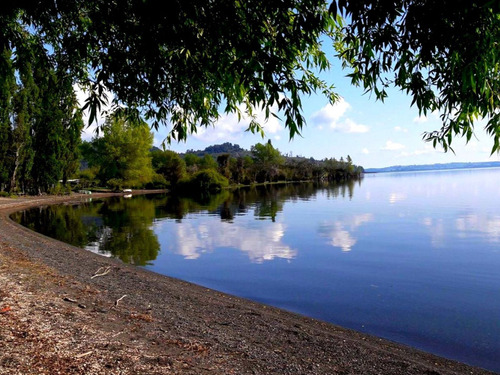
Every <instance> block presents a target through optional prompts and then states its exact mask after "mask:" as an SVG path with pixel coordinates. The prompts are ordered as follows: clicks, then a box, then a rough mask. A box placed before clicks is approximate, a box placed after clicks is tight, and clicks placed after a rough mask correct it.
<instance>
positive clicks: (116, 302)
mask: <svg viewBox="0 0 500 375" xmlns="http://www.w3.org/2000/svg"><path fill="white" fill-rule="evenodd" d="M125 297H127V295H126V294H124V295H123V296H121V297H120V298H118V299H117V300H116V301H115V306H118V302H120V301H121V300H122V299H124V298H125Z"/></svg>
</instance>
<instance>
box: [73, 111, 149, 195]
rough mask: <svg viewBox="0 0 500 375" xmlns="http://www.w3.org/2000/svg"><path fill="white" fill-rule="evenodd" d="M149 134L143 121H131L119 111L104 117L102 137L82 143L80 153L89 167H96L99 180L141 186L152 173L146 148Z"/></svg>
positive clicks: (128, 185) (147, 147)
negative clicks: (116, 113) (117, 113)
mask: <svg viewBox="0 0 500 375" xmlns="http://www.w3.org/2000/svg"><path fill="white" fill-rule="evenodd" d="M152 146H153V134H152V133H151V131H150V129H149V125H148V124H146V123H145V122H144V121H139V122H131V121H127V120H126V119H125V118H124V117H122V116H119V115H112V116H110V117H108V118H107V120H106V122H105V124H104V127H103V136H102V138H99V137H95V138H94V139H93V140H92V142H91V143H90V144H85V145H84V146H83V148H82V153H83V155H84V157H85V159H86V160H87V161H88V163H89V166H90V167H98V168H99V172H98V177H99V179H100V180H101V183H104V184H105V183H107V182H108V181H110V180H113V181H112V182H113V184H114V185H116V186H119V185H122V186H126V187H142V186H144V185H145V184H146V183H148V182H150V181H151V179H152V177H153V168H152V164H151V156H150V152H149V150H150V149H151V147H152Z"/></svg>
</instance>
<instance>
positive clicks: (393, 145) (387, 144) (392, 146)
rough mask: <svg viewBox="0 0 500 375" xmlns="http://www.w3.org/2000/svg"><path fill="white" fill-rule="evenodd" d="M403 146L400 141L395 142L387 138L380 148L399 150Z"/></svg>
mask: <svg viewBox="0 0 500 375" xmlns="http://www.w3.org/2000/svg"><path fill="white" fill-rule="evenodd" d="M403 148H405V146H404V145H402V144H401V143H396V142H393V141H391V140H389V141H387V142H385V146H384V147H382V150H386V151H399V150H402V149H403Z"/></svg>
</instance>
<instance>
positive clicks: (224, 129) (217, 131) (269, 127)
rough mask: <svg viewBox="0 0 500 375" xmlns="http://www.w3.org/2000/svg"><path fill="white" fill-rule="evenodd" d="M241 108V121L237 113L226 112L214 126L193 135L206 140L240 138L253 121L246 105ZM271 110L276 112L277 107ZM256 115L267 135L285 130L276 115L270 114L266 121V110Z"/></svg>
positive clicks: (201, 129) (200, 129)
mask: <svg viewBox="0 0 500 375" xmlns="http://www.w3.org/2000/svg"><path fill="white" fill-rule="evenodd" d="M240 110H241V113H242V114H243V115H242V117H241V121H238V115H237V114H236V113H228V114H224V115H222V116H221V117H220V118H219V119H218V120H217V121H216V122H215V124H214V126H213V127H208V128H198V132H197V133H195V134H193V137H194V138H197V139H199V140H202V141H205V142H216V141H221V140H224V141H228V140H236V139H238V138H239V137H241V135H243V134H244V132H245V130H246V129H248V125H250V121H251V118H250V116H248V115H246V114H245V110H244V106H240ZM271 111H274V112H276V111H277V107H276V108H271ZM255 115H256V121H257V122H258V123H259V124H261V125H262V127H263V128H264V131H265V133H266V135H269V134H276V133H278V132H280V131H281V130H283V126H282V125H281V123H280V121H279V120H278V119H277V118H276V117H274V116H270V117H269V119H268V120H267V121H266V118H265V112H264V111H256V113H255ZM276 137H279V136H278V135H276V136H275V139H277V138H276Z"/></svg>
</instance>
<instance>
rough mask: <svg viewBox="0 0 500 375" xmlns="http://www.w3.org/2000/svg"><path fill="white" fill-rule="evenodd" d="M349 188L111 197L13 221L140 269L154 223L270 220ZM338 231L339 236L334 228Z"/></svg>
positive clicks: (154, 249)
mask: <svg viewBox="0 0 500 375" xmlns="http://www.w3.org/2000/svg"><path fill="white" fill-rule="evenodd" d="M354 187H355V181H351V180H349V181H347V182H345V183H336V184H331V183H329V184H320V185H319V186H318V185H317V184H314V183H298V184H286V185H265V186H254V187H248V188H240V189H236V190H233V191H229V190H225V191H223V192H221V193H219V194H205V195H200V196H198V197H181V196H173V195H151V196H136V197H134V198H133V199H130V200H125V199H122V198H112V199H108V200H104V201H97V202H92V203H85V204H81V205H80V206H78V207H74V206H64V205H61V206H50V207H46V208H43V209H40V208H36V209H32V210H27V211H24V212H21V213H17V214H14V215H13V218H14V219H15V220H17V221H18V222H20V223H21V224H23V225H25V226H27V227H29V228H31V229H33V230H35V231H37V232H41V233H43V234H46V235H48V236H50V237H54V238H57V239H59V240H61V241H64V242H67V243H70V244H72V245H75V246H79V247H88V248H92V247H95V248H97V249H98V251H99V252H102V253H106V252H110V253H111V254H112V255H113V256H115V257H118V258H120V259H122V260H123V261H125V262H129V263H134V264H138V265H145V264H147V263H148V262H149V261H151V260H154V259H155V258H156V257H157V255H158V251H159V248H160V244H159V242H158V239H157V237H156V235H155V234H154V232H153V230H152V225H153V221H154V220H155V218H171V219H175V220H177V221H180V220H182V219H183V218H184V217H185V216H186V215H187V214H188V213H195V212H208V213H209V214H211V215H217V216H219V217H220V218H221V220H222V221H225V222H232V221H233V220H234V218H235V216H237V215H241V214H244V213H246V212H248V211H249V210H252V211H253V212H254V215H255V217H256V218H258V219H270V220H272V221H275V220H276V217H277V216H278V215H279V214H280V212H282V211H283V207H284V204H285V202H288V201H297V200H308V199H311V197H313V196H315V195H316V194H317V191H318V189H320V190H322V191H326V194H327V196H329V197H338V196H342V197H345V196H346V195H348V196H349V197H352V195H353V192H354ZM337 232H338V233H341V232H339V231H338V228H337ZM337 237H338V236H337ZM332 238H333V237H332ZM339 238H340V237H339ZM342 238H346V237H345V236H344V237H342ZM334 242H335V244H334V246H339V245H338V243H341V242H342V241H340V240H338V241H337V240H335V241H334ZM342 243H345V241H344V242H342ZM341 247H342V246H341ZM344 247H345V246H344ZM349 247H350V246H349ZM256 258H259V257H258V256H256Z"/></svg>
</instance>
